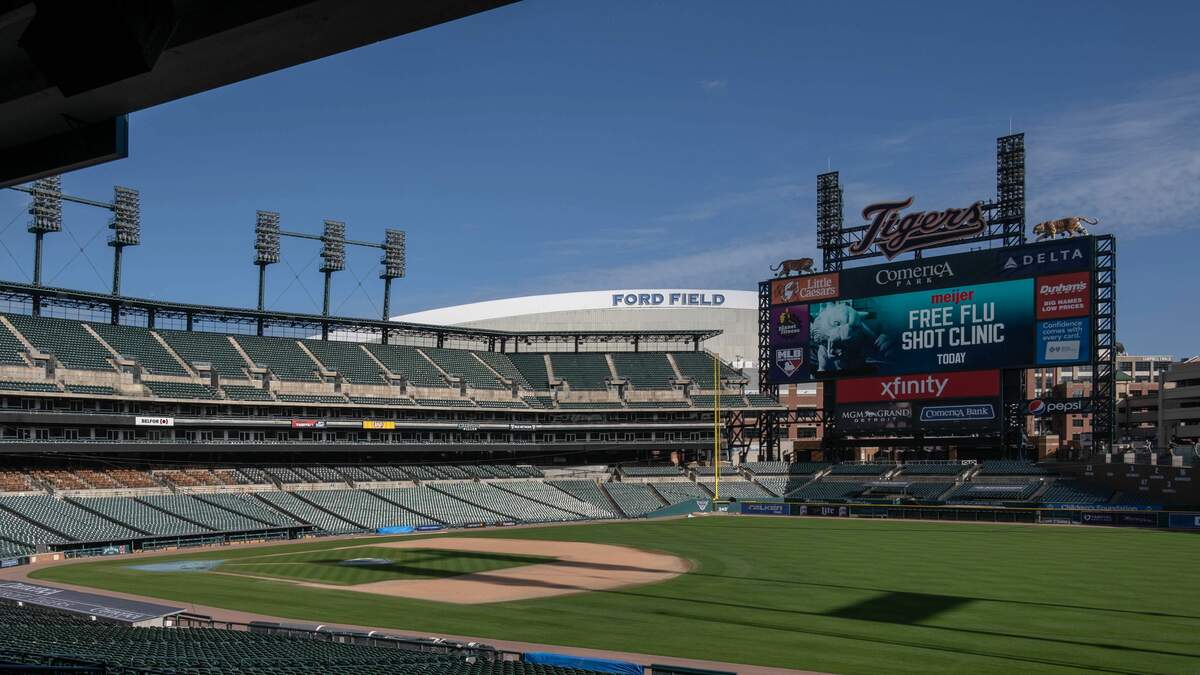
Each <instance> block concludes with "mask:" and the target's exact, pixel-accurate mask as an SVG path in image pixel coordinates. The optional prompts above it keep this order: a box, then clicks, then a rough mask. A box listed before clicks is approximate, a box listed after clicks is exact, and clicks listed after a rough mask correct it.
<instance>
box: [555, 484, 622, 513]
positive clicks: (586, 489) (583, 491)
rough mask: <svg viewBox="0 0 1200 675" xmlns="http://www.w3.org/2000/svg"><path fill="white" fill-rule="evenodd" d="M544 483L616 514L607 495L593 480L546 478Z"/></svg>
mask: <svg viewBox="0 0 1200 675" xmlns="http://www.w3.org/2000/svg"><path fill="white" fill-rule="evenodd" d="M546 485H551V486H553V487H554V488H556V489H558V490H562V491H563V492H565V493H567V494H569V495H571V496H572V497H574V498H576V499H578V500H580V501H584V502H587V503H588V504H591V505H592V506H594V507H596V508H598V509H600V510H603V511H608V512H609V513H612V514H613V515H614V516H615V515H617V513H616V512H615V511H613V504H612V502H611V501H609V499H608V497H607V496H605V494H604V492H603V491H602V490H601V489H600V485H599V484H598V483H596V481H594V480H548V481H546Z"/></svg>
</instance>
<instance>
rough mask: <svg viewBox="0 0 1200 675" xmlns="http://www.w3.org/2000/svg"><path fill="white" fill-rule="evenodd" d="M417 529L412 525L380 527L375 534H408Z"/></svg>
mask: <svg viewBox="0 0 1200 675" xmlns="http://www.w3.org/2000/svg"><path fill="white" fill-rule="evenodd" d="M415 529H417V528H415V527H413V526H412V525H388V526H387V527H381V528H379V529H378V530H376V532H378V533H379V534H408V533H410V532H412V531H413V530H415Z"/></svg>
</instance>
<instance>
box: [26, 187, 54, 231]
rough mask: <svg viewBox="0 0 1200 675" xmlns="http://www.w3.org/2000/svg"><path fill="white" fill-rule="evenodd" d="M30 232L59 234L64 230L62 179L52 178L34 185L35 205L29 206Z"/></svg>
mask: <svg viewBox="0 0 1200 675" xmlns="http://www.w3.org/2000/svg"><path fill="white" fill-rule="evenodd" d="M29 215H31V216H33V220H31V221H29V232H31V233H33V234H38V233H44V232H59V231H61V230H62V178H61V177H59V176H50V177H48V178H42V179H39V180H37V181H35V182H34V183H33V203H32V204H30V205H29Z"/></svg>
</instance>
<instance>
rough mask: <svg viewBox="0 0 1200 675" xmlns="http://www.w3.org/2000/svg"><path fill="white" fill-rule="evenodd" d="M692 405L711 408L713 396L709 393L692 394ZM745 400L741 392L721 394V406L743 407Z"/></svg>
mask: <svg viewBox="0 0 1200 675" xmlns="http://www.w3.org/2000/svg"><path fill="white" fill-rule="evenodd" d="M692 405H694V406H696V407H697V408H703V409H704V410H711V409H712V407H713V397H712V396H711V395H709V394H692ZM745 407H746V400H745V399H744V398H742V395H741V394H721V408H745Z"/></svg>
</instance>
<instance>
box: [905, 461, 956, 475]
mask: <svg viewBox="0 0 1200 675" xmlns="http://www.w3.org/2000/svg"><path fill="white" fill-rule="evenodd" d="M970 466H971V465H969V464H959V463H957V462H945V463H942V462H933V463H929V464H905V465H904V466H903V467H902V468H903V471H901V473H902V474H903V475H905V476H957V475H958V474H960V473H962V472H963V471H965V470H966V469H967V468H968V467H970Z"/></svg>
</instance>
